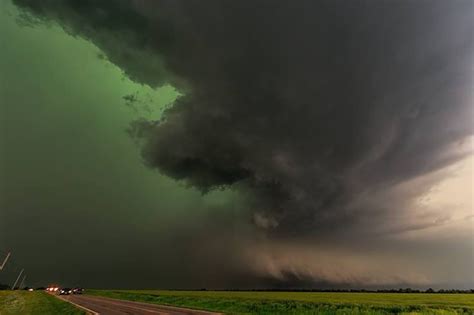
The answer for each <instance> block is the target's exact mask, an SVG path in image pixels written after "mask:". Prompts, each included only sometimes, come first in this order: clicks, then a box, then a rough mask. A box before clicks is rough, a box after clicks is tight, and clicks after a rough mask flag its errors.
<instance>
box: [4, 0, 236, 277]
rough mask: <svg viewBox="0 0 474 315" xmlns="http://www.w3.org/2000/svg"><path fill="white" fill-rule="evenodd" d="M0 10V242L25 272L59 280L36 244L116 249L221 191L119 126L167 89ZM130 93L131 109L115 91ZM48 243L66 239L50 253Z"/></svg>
mask: <svg viewBox="0 0 474 315" xmlns="http://www.w3.org/2000/svg"><path fill="white" fill-rule="evenodd" d="M0 21H2V22H1V28H0V32H1V35H0V37H1V39H2V47H1V50H0V62H1V64H0V68H1V71H2V73H1V79H2V84H1V97H0V112H1V116H0V126H1V128H2V131H1V132H0V141H1V146H0V149H1V152H0V157H1V159H2V160H1V164H0V165H1V167H2V172H1V178H2V180H1V181H0V184H1V185H2V187H1V188H2V193H1V194H0V198H1V209H0V248H1V249H2V250H7V249H8V248H10V249H12V250H13V252H14V256H13V258H14V260H13V261H14V262H16V264H17V265H18V266H17V267H19V266H20V265H21V266H23V265H26V268H27V269H29V271H30V277H29V278H30V280H31V281H32V282H35V281H39V280H43V279H45V278H48V276H49V277H51V278H52V279H53V280H56V281H60V280H62V279H63V278H61V275H60V274H58V273H55V272H54V271H53V272H51V270H48V271H46V269H48V268H47V265H48V263H47V262H38V261H36V260H37V258H38V257H39V255H45V256H50V257H53V258H54V259H55V260H58V261H59V262H67V263H70V260H71V258H68V257H67V256H69V254H71V253H73V252H74V253H75V255H91V254H92V255H93V254H95V253H96V251H101V250H105V252H106V254H108V255H112V256H113V255H120V253H122V251H123V249H118V248H119V247H120V246H124V247H127V243H128V244H129V245H130V244H131V245H132V246H137V244H136V243H135V242H138V243H140V240H143V239H148V238H152V237H153V238H160V237H164V236H165V235H168V234H169V232H170V231H172V230H173V229H174V228H176V226H177V225H179V226H182V225H183V224H184V225H186V224H187V223H186V222H189V221H192V220H193V218H194V219H195V218H197V217H199V216H201V215H205V210H202V209H204V208H206V206H212V205H215V204H219V203H222V202H226V200H227V199H228V195H226V193H214V194H211V195H209V196H206V197H203V196H201V194H200V193H198V192H197V191H195V190H193V189H188V188H186V187H184V186H183V185H181V184H179V183H176V182H175V181H173V180H171V179H167V178H165V177H163V176H160V175H159V174H158V173H157V172H156V171H152V170H150V169H147V168H146V167H145V166H144V164H143V163H142V160H141V157H140V152H139V148H138V147H137V145H136V144H135V143H134V142H133V141H132V139H131V138H130V137H129V135H128V134H127V132H126V130H127V128H128V125H129V123H130V122H131V121H133V120H134V119H137V118H139V117H147V118H159V117H160V112H161V110H163V108H164V107H165V106H166V105H167V104H169V103H171V102H172V101H173V100H174V99H175V98H176V96H177V92H176V91H175V90H174V89H173V88H172V87H169V86H167V87H163V88H160V89H157V90H153V89H151V88H149V87H147V86H142V85H139V84H136V83H134V82H131V81H130V80H129V79H127V78H126V77H125V76H124V75H123V74H122V73H121V71H120V69H118V68H117V67H116V66H114V65H113V64H111V63H109V62H108V61H106V60H104V59H103V58H100V55H101V54H100V51H99V50H98V49H97V48H96V47H94V46H93V45H92V44H91V43H89V42H86V41H84V40H82V39H80V38H74V37H72V36H69V35H68V34H66V33H65V32H64V31H63V30H62V29H61V28H59V27H58V26H55V25H43V26H39V27H38V26H35V27H28V26H23V25H22V24H24V23H18V17H17V11H16V9H15V8H14V7H13V6H12V5H10V4H8V3H7V2H5V1H2V10H1V12H0ZM130 94H134V95H137V100H138V101H137V102H136V104H137V107H138V111H136V110H134V109H132V108H130V106H127V104H126V101H125V100H124V99H123V97H124V96H125V95H130ZM145 106H149V107H151V109H152V110H153V111H152V113H150V112H149V111H148V110H147V109H144V107H145ZM199 209H201V210H199ZM183 218H185V222H184V223H183ZM187 220H189V221H187ZM62 234H63V235H66V234H67V235H69V234H71V235H75V237H73V238H74V239H73V240H72V241H68V242H63V241H61V240H60V239H58V238H61V236H60V235H62ZM66 238H69V237H66ZM89 242H94V243H97V242H100V243H103V246H98V247H97V246H95V247H94V248H93V249H92V248H91V247H89V246H87V244H88V243H89ZM58 243H60V245H59V247H69V249H67V248H66V249H64V248H62V249H61V253H60V254H58V252H57V251H58V245H57V244H58ZM147 246H153V245H152V244H148V245H147ZM77 251H79V253H77ZM91 251H92V252H91ZM107 251H108V252H107ZM30 259H34V260H35V261H36V262H35V264H28V263H27V261H28V260H30ZM45 272H49V274H47V275H46V277H45V275H44V273H45ZM35 273H36V274H37V273H43V274H42V275H41V276H38V275H35ZM64 273H65V271H64ZM0 282H1V279H0Z"/></svg>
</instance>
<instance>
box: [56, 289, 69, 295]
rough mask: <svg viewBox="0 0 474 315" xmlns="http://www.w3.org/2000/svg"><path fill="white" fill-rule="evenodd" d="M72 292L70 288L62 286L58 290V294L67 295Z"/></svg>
mask: <svg viewBox="0 0 474 315" xmlns="http://www.w3.org/2000/svg"><path fill="white" fill-rule="evenodd" d="M71 293H72V290H71V289H70V288H62V289H61V290H59V295H69V294H71Z"/></svg>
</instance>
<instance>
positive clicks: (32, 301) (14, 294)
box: [0, 291, 85, 315]
mask: <svg viewBox="0 0 474 315" xmlns="http://www.w3.org/2000/svg"><path fill="white" fill-rule="evenodd" d="M49 314H61V315H80V314H85V313H84V312H83V311H81V310H79V309H77V308H76V307H74V306H72V305H71V304H69V303H67V302H64V301H61V300H59V299H58V298H56V297H54V296H51V295H49V294H47V293H45V292H39V291H37V292H28V291H0V315H49Z"/></svg>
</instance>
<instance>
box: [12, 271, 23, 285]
mask: <svg viewBox="0 0 474 315" xmlns="http://www.w3.org/2000/svg"><path fill="white" fill-rule="evenodd" d="M24 270H25V269H21V271H20V274H19V275H18V277H17V278H16V280H15V283H14V284H13V286H12V290H15V287H16V284H17V283H18V280H20V277H21V275H22V274H23V271H24Z"/></svg>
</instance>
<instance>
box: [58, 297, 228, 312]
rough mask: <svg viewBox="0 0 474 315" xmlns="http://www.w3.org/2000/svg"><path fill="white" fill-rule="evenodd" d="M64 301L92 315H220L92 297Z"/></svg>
mask: <svg viewBox="0 0 474 315" xmlns="http://www.w3.org/2000/svg"><path fill="white" fill-rule="evenodd" d="M61 298H63V299H64V300H67V301H69V302H72V303H73V304H76V305H79V306H82V307H84V308H86V309H88V310H90V311H93V312H90V313H91V314H101V315H124V314H133V315H151V314H162V315H184V314H187V315H217V314H219V313H212V312H206V311H198V310H191V309H186V308H180V307H172V306H163V305H156V304H148V303H141V302H132V301H124V300H116V299H110V298H105V297H98V296H90V295H66V296H61Z"/></svg>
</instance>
